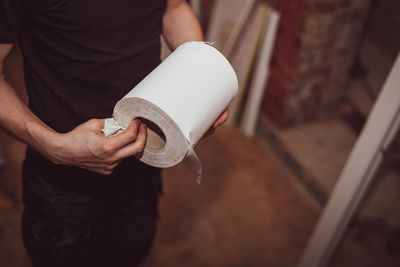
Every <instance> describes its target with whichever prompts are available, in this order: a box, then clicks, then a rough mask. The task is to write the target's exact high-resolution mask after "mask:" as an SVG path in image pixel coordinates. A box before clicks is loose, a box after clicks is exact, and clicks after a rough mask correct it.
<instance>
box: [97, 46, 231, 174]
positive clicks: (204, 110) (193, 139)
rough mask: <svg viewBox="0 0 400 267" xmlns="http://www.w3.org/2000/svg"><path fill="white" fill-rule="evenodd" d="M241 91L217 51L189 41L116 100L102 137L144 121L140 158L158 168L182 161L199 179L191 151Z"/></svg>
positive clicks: (227, 63) (224, 60) (226, 62)
mask: <svg viewBox="0 0 400 267" xmlns="http://www.w3.org/2000/svg"><path fill="white" fill-rule="evenodd" d="M237 90H238V81H237V77H236V74H235V72H234V70H233V68H232V66H231V65H230V64H229V62H228V61H227V60H226V59H225V57H224V56H223V55H222V54H221V53H220V52H218V50H217V49H215V48H214V47H213V46H212V45H210V44H209V43H205V42H188V43H185V44H183V45H181V46H179V47H178V48H177V49H176V50H175V51H174V52H173V53H172V54H171V55H170V56H169V57H168V58H166V59H165V60H164V61H163V62H162V63H161V64H160V65H159V66H158V67H157V68H156V69H154V70H153V71H152V72H151V73H150V74H149V75H148V76H147V77H145V78H144V79H143V80H142V81H141V82H140V83H139V84H138V85H137V86H136V87H134V88H133V89H132V90H131V91H130V92H129V93H128V94H127V95H126V96H125V97H123V98H122V99H121V100H119V101H118V102H117V104H116V106H115V108H114V114H113V118H112V119H107V120H106V123H105V125H104V134H105V135H106V136H109V135H113V134H115V133H117V132H118V131H121V130H124V129H126V128H127V127H128V126H129V124H130V122H131V121H132V120H133V119H134V118H142V121H143V122H144V123H145V124H146V125H147V128H148V138H147V143H146V147H145V149H144V151H143V153H142V154H141V155H140V157H139V159H140V160H141V161H143V162H144V163H146V164H149V165H151V166H155V167H160V168H166V167H171V166H174V165H176V164H178V163H180V162H181V161H182V160H184V163H185V165H186V166H187V167H188V168H190V169H191V170H192V172H193V173H194V174H195V176H196V177H197V178H198V179H200V177H201V163H200V161H199V159H198V157H197V155H196V153H195V152H194V151H193V147H194V146H195V145H196V144H197V143H198V142H199V140H200V139H201V138H202V137H203V135H204V134H205V133H206V132H207V131H208V129H209V128H210V127H211V126H212V124H213V123H214V122H215V120H216V119H217V118H218V117H219V115H221V113H222V112H223V111H224V109H225V108H226V107H227V106H228V105H229V103H230V102H231V100H232V99H233V97H234V96H235V95H236V93H237Z"/></svg>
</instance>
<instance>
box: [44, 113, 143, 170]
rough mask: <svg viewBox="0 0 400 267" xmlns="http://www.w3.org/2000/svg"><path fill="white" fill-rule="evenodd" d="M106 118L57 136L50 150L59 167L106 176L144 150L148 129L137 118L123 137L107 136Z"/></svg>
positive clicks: (48, 154) (49, 153)
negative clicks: (126, 159) (125, 159)
mask: <svg viewBox="0 0 400 267" xmlns="http://www.w3.org/2000/svg"><path fill="white" fill-rule="evenodd" d="M103 126H104V120H103V119H101V120H100V119H92V120H89V121H87V122H86V123H83V124H81V125H79V126H78V127H76V128H75V129H74V130H72V131H71V132H68V133H66V134H60V135H57V137H56V139H55V140H54V141H55V142H54V143H55V146H53V147H52V148H51V149H49V150H48V151H46V152H47V153H46V154H47V156H48V158H49V159H50V160H51V161H52V162H54V163H56V164H64V165H72V166H76V167H80V168H83V169H87V170H89V171H93V172H97V173H100V174H104V175H109V174H111V173H112V171H113V170H114V168H115V167H116V166H117V165H118V164H119V163H120V162H121V160H122V159H124V158H127V157H130V156H133V155H136V154H139V153H141V152H142V151H143V149H144V147H145V144H146V138H147V131H146V126H145V125H144V124H143V123H141V122H140V120H138V119H135V120H133V121H132V122H131V124H130V125H129V127H128V129H127V130H126V131H124V132H122V133H121V134H119V135H116V136H112V137H105V136H104V135H103V133H102V132H101V129H103Z"/></svg>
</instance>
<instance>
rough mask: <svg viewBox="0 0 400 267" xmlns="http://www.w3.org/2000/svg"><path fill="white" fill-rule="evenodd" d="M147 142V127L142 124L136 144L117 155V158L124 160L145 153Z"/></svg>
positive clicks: (120, 150)
mask: <svg viewBox="0 0 400 267" xmlns="http://www.w3.org/2000/svg"><path fill="white" fill-rule="evenodd" d="M146 141H147V127H146V125H145V124H144V123H142V124H141V125H140V127H139V132H138V135H137V138H136V140H135V142H133V143H131V144H128V145H126V146H125V147H123V148H121V149H119V150H118V151H117V152H116V153H115V158H117V159H123V158H127V157H130V156H133V155H136V154H138V153H140V152H142V151H143V149H144V147H145V145H146Z"/></svg>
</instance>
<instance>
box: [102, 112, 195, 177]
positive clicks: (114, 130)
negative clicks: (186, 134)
mask: <svg viewBox="0 0 400 267" xmlns="http://www.w3.org/2000/svg"><path fill="white" fill-rule="evenodd" d="M125 130H126V129H125V128H124V127H122V126H121V125H119V124H118V122H117V121H116V120H115V119H114V118H108V119H105V121H104V128H103V129H102V130H101V131H102V132H103V134H104V136H115V135H118V134H120V133H122V132H123V131H125ZM186 144H187V151H188V152H187V154H186V156H185V158H184V159H183V161H182V162H183V164H184V165H185V166H186V168H188V169H189V170H190V171H191V172H192V174H193V175H194V176H195V179H196V182H197V183H198V184H200V183H201V176H202V173H203V166H202V164H201V162H200V159H199V157H198V156H197V154H196V152H194V149H193V147H192V146H191V145H190V143H189V141H188V140H186Z"/></svg>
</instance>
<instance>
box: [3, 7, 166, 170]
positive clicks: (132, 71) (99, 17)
mask: <svg viewBox="0 0 400 267" xmlns="http://www.w3.org/2000/svg"><path fill="white" fill-rule="evenodd" d="M165 2H166V1H165V0H112V1H110V0H0V43H14V42H16V41H18V43H19V44H20V47H21V50H22V53H23V56H24V69H25V79H26V86H27V91H28V95H29V100H30V101H29V107H30V109H31V110H32V111H33V112H34V113H35V114H36V115H37V116H38V117H39V118H40V119H41V120H42V121H44V122H45V123H46V124H47V125H49V126H50V127H51V128H53V129H54V130H56V131H58V132H60V133H65V132H68V131H70V130H72V129H73V128H75V127H76V126H77V125H79V124H81V123H83V122H85V121H87V120H89V119H91V118H107V117H110V116H111V114H112V112H113V107H114V105H115V103H116V102H117V101H118V100H119V99H120V98H121V97H123V96H124V95H125V94H126V93H128V92H129V91H130V90H131V89H132V88H133V87H134V86H135V85H136V84H137V83H138V82H139V81H141V80H142V79H143V78H144V77H145V76H146V75H147V74H148V73H149V72H150V71H152V70H153V69H154V68H155V67H156V66H157V65H158V64H159V63H160V34H161V31H162V16H163V12H164V9H165V4H166V3H165ZM30 154H31V158H37V159H38V158H40V157H41V156H40V155H37V154H35V153H34V152H33V151H30V153H29V151H28V158H29V155H30ZM45 161H46V160H45V159H43V158H42V159H41V160H37V162H36V163H35V164H36V165H37V164H39V165H40V164H42V165H46V168H47V169H51V168H53V169H54V170H55V172H54V173H56V172H57V170H58V173H60V170H61V169H62V168H64V169H65V173H68V172H69V173H70V175H73V174H74V173H77V172H79V171H78V170H74V168H73V167H71V168H67V167H58V166H55V165H52V164H50V162H45ZM38 162H40V163H38ZM125 165H126V164H125ZM134 165H135V166H136V168H139V167H140V168H142V169H144V168H145V167H144V166H142V165H140V164H139V163H137V162H135V163H134ZM138 166H139V167H138ZM61 172H63V171H61Z"/></svg>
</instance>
